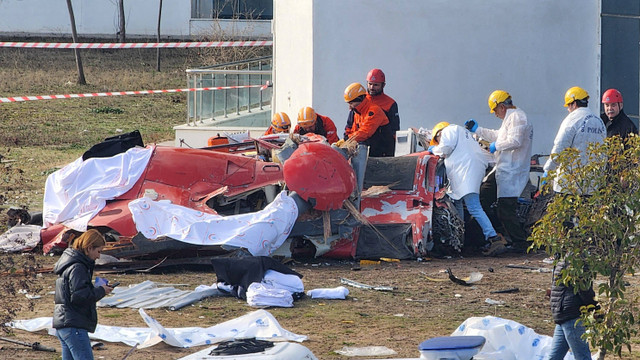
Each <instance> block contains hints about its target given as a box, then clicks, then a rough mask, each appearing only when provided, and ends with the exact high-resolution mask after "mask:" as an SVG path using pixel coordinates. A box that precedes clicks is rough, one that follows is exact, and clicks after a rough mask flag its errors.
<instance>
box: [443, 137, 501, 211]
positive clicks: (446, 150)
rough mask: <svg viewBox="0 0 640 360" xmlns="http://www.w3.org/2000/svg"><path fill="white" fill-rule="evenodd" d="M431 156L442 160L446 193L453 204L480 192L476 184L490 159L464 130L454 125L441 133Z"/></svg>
mask: <svg viewBox="0 0 640 360" xmlns="http://www.w3.org/2000/svg"><path fill="white" fill-rule="evenodd" d="M431 152H432V153H433V154H434V155H438V156H440V157H442V158H444V165H445V167H446V168H447V177H448V178H449V189H448V191H447V192H448V194H449V196H450V197H451V198H452V199H453V200H460V199H461V198H462V197H463V196H465V195H467V194H470V193H479V192H480V183H481V182H482V178H483V177H484V174H485V170H486V169H487V164H488V162H489V161H488V160H489V158H490V157H489V156H487V152H485V151H483V150H482V148H481V147H480V144H478V142H477V141H475V140H474V139H473V136H472V135H471V133H470V132H469V131H468V130H467V129H465V128H464V127H462V126H458V125H449V126H447V127H446V128H444V129H442V131H440V142H439V143H438V145H437V146H436V147H434V148H433V149H432V150H431Z"/></svg>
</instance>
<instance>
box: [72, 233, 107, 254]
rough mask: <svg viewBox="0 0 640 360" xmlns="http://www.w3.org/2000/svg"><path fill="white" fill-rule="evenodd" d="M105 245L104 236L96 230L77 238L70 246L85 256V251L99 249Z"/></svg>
mask: <svg viewBox="0 0 640 360" xmlns="http://www.w3.org/2000/svg"><path fill="white" fill-rule="evenodd" d="M105 244H106V242H105V241H104V236H102V234H101V233H100V232H99V231H98V230H96V229H91V230H87V231H85V232H84V233H83V234H82V235H80V236H78V237H77V238H76V239H75V240H74V241H73V244H71V247H72V248H74V249H76V250H80V251H82V252H83V253H85V254H86V253H87V250H89V249H92V248H97V247H101V246H104V245H105Z"/></svg>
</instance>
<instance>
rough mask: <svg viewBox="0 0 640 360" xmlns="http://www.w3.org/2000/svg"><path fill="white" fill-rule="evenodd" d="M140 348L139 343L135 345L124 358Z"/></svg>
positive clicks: (123, 359)
mask: <svg viewBox="0 0 640 360" xmlns="http://www.w3.org/2000/svg"><path fill="white" fill-rule="evenodd" d="M137 348H138V344H135V345H133V347H132V348H131V349H130V350H129V351H128V352H127V354H126V355H125V356H124V357H123V358H122V360H126V359H127V358H128V357H129V355H131V354H132V353H133V352H134V351H135V350H136V349H137Z"/></svg>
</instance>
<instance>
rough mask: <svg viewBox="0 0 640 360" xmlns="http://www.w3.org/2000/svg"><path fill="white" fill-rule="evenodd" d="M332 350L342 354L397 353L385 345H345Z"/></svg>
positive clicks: (387, 354) (376, 354) (374, 354)
mask: <svg viewBox="0 0 640 360" xmlns="http://www.w3.org/2000/svg"><path fill="white" fill-rule="evenodd" d="M334 352H335V353H336V354H339V355H343V356H389V355H396V354H397V352H395V351H394V350H392V349H389V348H388V347H386V346H365V347H354V346H345V347H343V348H342V349H340V350H334Z"/></svg>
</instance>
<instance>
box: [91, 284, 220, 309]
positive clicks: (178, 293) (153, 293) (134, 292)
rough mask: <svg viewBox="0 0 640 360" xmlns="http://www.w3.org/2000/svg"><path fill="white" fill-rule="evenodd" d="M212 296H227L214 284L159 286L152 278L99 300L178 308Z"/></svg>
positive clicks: (139, 306) (105, 304)
mask: <svg viewBox="0 0 640 360" xmlns="http://www.w3.org/2000/svg"><path fill="white" fill-rule="evenodd" d="M211 296H226V294H225V293H223V292H221V291H220V290H218V288H217V287H216V286H215V285H214V286H202V285H201V286H198V287H197V288H196V289H195V290H193V291H191V290H178V289H176V288H174V287H171V286H164V287H162V286H160V287H159V286H158V284H156V283H155V282H153V281H151V280H146V281H143V282H141V283H139V284H134V285H129V287H117V288H115V289H113V292H112V293H111V295H110V296H107V297H104V298H102V299H101V300H100V301H98V304H97V305H98V306H101V307H109V306H111V307H117V308H134V309H156V308H161V307H166V308H169V310H178V309H180V308H182V307H184V306H187V305H191V304H193V303H195V302H196V301H200V300H202V299H204V298H207V297H211Z"/></svg>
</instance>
